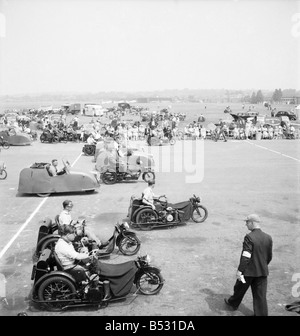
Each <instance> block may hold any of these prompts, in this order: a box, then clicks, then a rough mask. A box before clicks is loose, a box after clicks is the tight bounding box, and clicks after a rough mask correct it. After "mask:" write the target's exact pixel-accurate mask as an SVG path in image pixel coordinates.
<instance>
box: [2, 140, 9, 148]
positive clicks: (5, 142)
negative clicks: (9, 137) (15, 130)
mask: <svg viewBox="0 0 300 336" xmlns="http://www.w3.org/2000/svg"><path fill="white" fill-rule="evenodd" d="M2 147H3V148H4V149H8V148H9V147H10V144H9V143H8V141H3V143H2Z"/></svg>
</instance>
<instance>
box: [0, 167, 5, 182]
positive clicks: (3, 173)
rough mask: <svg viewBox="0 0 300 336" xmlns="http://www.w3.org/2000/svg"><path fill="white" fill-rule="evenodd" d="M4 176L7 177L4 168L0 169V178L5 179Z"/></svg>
mask: <svg viewBox="0 0 300 336" xmlns="http://www.w3.org/2000/svg"><path fill="white" fill-rule="evenodd" d="M6 177H7V172H6V170H4V169H3V170H1V172H0V180H5V179H6Z"/></svg>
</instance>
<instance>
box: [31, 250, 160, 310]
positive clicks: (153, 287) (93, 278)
mask: <svg viewBox="0 0 300 336" xmlns="http://www.w3.org/2000/svg"><path fill="white" fill-rule="evenodd" d="M31 280H33V286H32V290H31V303H32V304H34V305H35V308H37V309H38V308H40V307H42V308H43V309H47V310H50V311H62V310H66V309H68V308H78V307H88V306H90V307H92V306H93V307H97V308H105V307H106V306H107V305H108V303H110V302H114V301H119V300H124V299H126V300H128V299H130V298H132V301H133V299H135V297H136V294H137V293H138V292H140V293H141V294H144V295H155V294H157V293H159V292H160V290H161V289H162V287H163V285H164V279H163V277H162V275H161V274H160V269H158V268H156V267H154V266H152V265H150V260H149V259H148V256H147V255H146V256H144V257H138V258H137V260H130V261H127V262H124V263H121V264H108V263H103V262H99V261H98V262H97V261H95V260H94V262H93V261H91V262H88V263H87V264H85V265H82V266H79V267H78V266H77V265H76V266H74V267H73V268H70V269H67V270H64V268H63V266H62V264H61V262H60V260H59V258H58V257H57V255H56V253H55V251H52V250H50V249H47V248H46V249H44V250H43V251H42V253H41V255H40V256H39V258H38V260H37V261H36V262H35V263H34V264H33V268H32V273H31ZM132 301H131V302H132Z"/></svg>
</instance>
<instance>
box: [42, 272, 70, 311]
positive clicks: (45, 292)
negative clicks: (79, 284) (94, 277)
mask: <svg viewBox="0 0 300 336" xmlns="http://www.w3.org/2000/svg"><path fill="white" fill-rule="evenodd" d="M75 297H76V289H75V286H74V284H73V283H72V282H71V281H70V280H68V279H66V278H64V277H61V276H54V277H51V278H48V279H46V280H45V281H44V282H42V283H41V285H40V287H39V290H38V299H39V301H46V302H43V303H42V304H43V305H44V306H45V308H46V309H48V310H51V311H60V310H62V309H63V308H64V307H65V306H67V305H68V304H69V303H70V302H72V299H74V298H75ZM68 300H70V301H68ZM47 301H54V302H47Z"/></svg>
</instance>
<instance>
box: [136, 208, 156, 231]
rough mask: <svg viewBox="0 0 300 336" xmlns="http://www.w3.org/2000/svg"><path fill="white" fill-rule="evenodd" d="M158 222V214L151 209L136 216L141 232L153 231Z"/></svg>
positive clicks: (144, 210)
mask: <svg viewBox="0 0 300 336" xmlns="http://www.w3.org/2000/svg"><path fill="white" fill-rule="evenodd" d="M157 220H158V215H157V213H156V212H155V211H153V210H152V209H150V208H146V209H142V210H141V211H139V213H138V214H137V216H136V223H137V227H138V228H140V229H141V230H151V229H152V228H153V227H154V226H155V223H153V222H157Z"/></svg>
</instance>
